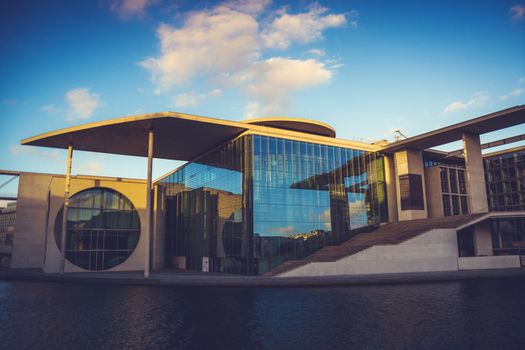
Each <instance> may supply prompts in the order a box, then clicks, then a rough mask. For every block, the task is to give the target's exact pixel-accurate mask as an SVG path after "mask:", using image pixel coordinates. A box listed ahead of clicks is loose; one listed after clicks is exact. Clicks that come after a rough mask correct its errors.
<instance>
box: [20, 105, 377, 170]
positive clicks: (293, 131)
mask: <svg viewBox="0 0 525 350" xmlns="http://www.w3.org/2000/svg"><path fill="white" fill-rule="evenodd" d="M260 124H262V125H260ZM150 129H151V130H153V131H154V134H155V140H154V150H153V157H154V158H163V159H175V160H183V161H191V160H193V159H195V158H196V157H197V156H199V155H201V154H203V153H205V152H207V151H209V150H211V149H213V148H215V147H216V146H219V145H221V144H223V143H225V142H227V141H229V140H231V139H233V138H235V137H237V136H238V135H240V134H242V133H243V132H245V131H250V132H254V133H257V134H262V135H270V136H274V137H285V138H290V139H295V140H301V141H309V142H318V143H324V144H331V145H337V146H343V147H354V148H356V149H361V150H368V151H370V150H376V149H377V146H374V145H369V144H365V143H361V142H354V141H346V140H341V139H335V138H334V136H335V130H334V129H333V128H332V127H331V126H329V125H327V124H324V123H320V122H316V121H312V120H307V119H299V118H270V119H258V120H255V121H252V120H250V121H249V122H248V121H245V122H234V121H229V120H223V119H216V118H208V117H201V116H195V115H189V114H183V113H177V112H159V113H151V114H142V115H137V116H129V117H123V118H115V119H109V120H104V121H100V122H94V123H88V124H83V125H79V126H73V127H70V128H65V129H60V130H56V131H51V132H48V133H45V134H41V135H37V136H34V137H30V138H27V139H24V140H22V141H21V143H22V145H30V146H42V147H52V148H62V149H67V148H68V145H69V144H72V145H73V149H74V150H80V151H88V152H100V153H113V154H120V155H128V156H143V157H147V155H148V131H149V130H150Z"/></svg>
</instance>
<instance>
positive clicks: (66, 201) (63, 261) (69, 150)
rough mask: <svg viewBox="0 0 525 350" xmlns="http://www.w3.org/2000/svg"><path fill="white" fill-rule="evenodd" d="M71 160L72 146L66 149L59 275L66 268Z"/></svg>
mask: <svg viewBox="0 0 525 350" xmlns="http://www.w3.org/2000/svg"><path fill="white" fill-rule="evenodd" d="M72 160H73V145H72V144H71V143H70V144H69V145H68V147H67V167H66V183H65V189H64V209H63V210H62V237H61V239H60V269H59V271H60V273H61V274H63V273H64V269H65V266H66V236H67V210H68V208H69V189H70V186H71V162H72Z"/></svg>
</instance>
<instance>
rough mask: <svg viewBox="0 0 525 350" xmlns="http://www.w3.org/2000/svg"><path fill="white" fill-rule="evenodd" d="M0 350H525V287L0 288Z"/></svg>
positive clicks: (488, 283) (516, 282) (500, 283)
mask: <svg viewBox="0 0 525 350" xmlns="http://www.w3.org/2000/svg"><path fill="white" fill-rule="evenodd" d="M0 348H1V349H19V348H20V349H123V348H135V349H144V348H148V349H525V279H517V278H516V279H500V280H483V281H465V282H450V283H437V284H411V285H392V286H359V287H344V288H342V287H337V288H282V289H278V288H275V289H274V288H272V289H251V288H242V289H241V288H239V289H235V288H167V287H166V288H161V287H127V286H99V285H72V284H53V283H49V284H45V283H28V282H2V281H0Z"/></svg>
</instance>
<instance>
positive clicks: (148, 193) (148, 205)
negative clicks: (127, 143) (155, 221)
mask: <svg viewBox="0 0 525 350" xmlns="http://www.w3.org/2000/svg"><path fill="white" fill-rule="evenodd" d="M153 138H154V134H153V130H149V132H148V175H147V177H146V222H145V225H146V231H145V232H146V237H145V239H146V244H145V252H144V253H145V254H144V278H149V272H150V250H151V249H150V246H151V204H152V203H151V202H152V200H151V190H152V185H151V173H152V168H153Z"/></svg>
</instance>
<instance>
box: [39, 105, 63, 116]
mask: <svg viewBox="0 0 525 350" xmlns="http://www.w3.org/2000/svg"><path fill="white" fill-rule="evenodd" d="M40 109H41V110H42V111H43V112H46V113H48V114H51V115H54V114H59V113H61V112H62V109H61V108H60V107H58V106H55V105H54V104H49V105H45V106H42V107H40Z"/></svg>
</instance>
